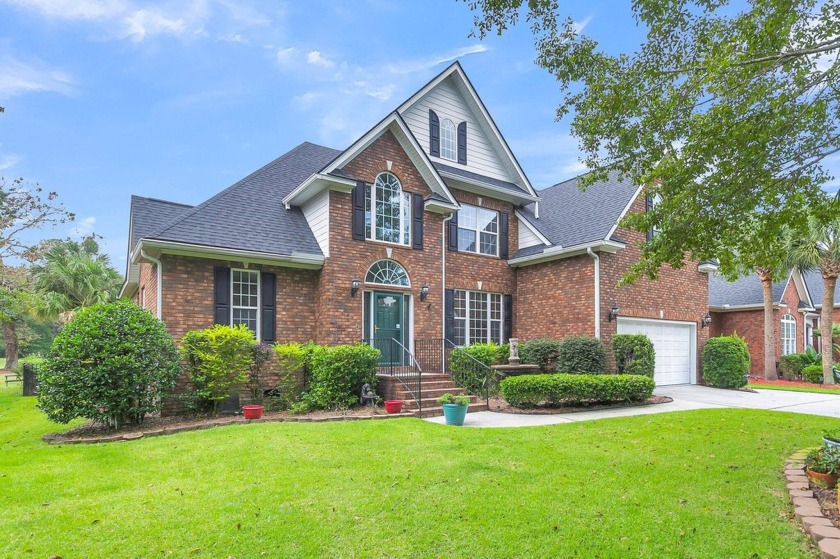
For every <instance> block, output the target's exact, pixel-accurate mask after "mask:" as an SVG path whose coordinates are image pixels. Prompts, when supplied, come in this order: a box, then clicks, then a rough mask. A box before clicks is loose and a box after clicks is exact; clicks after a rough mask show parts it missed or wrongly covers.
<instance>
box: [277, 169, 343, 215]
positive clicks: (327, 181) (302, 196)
mask: <svg viewBox="0 0 840 559" xmlns="http://www.w3.org/2000/svg"><path fill="white" fill-rule="evenodd" d="M355 186H356V182H355V181H353V180H350V179H345V178H341V177H336V176H334V175H327V174H325V173H313V174H312V175H310V176H309V178H308V179H306V180H305V181H303V182H302V183H300V185H299V186H298V187H297V188H295V189H294V190H292V191H291V192H290V193H289V195H288V196H286V197H285V198H283V205H284V206H285V207H286V209H287V210H288V209H290V208H291V207H292V206H293V205H294V206H302V205H303V204H305V203H306V202H308V201H309V200H311V199H312V198H314V197H315V196H317V195H318V194H320V193H321V192H323V191H324V190H327V189H330V190H337V191H339V192H350V191H351V190H353V188H354V187H355Z"/></svg>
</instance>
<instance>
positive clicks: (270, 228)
mask: <svg viewBox="0 0 840 559" xmlns="http://www.w3.org/2000/svg"><path fill="white" fill-rule="evenodd" d="M645 203H646V202H645V197H644V195H643V194H642V191H641V189H640V188H638V187H636V186H631V185H628V184H626V183H620V182H618V181H617V180H616V179H615V177H613V178H612V179H611V180H610V181H608V182H605V183H601V184H596V185H593V186H592V187H590V188H589V190H588V191H587V192H586V193H585V194H584V193H581V192H580V191H579V190H578V189H577V187H576V181H575V180H572V181H566V182H564V183H561V184H558V185H556V186H554V187H551V188H549V189H547V190H545V191H543V192H541V193H539V194H538V193H537V192H536V191H535V190H534V188H533V187H532V186H531V184H530V182H529V181H528V178H527V177H526V175H525V173H524V172H523V170H522V168H521V167H520V166H519V163H518V162H517V160H516V158H515V157H514V155H513V153H512V152H511V150H510V148H509V146H508V145H507V142H506V141H505V140H504V138H503V137H502V135H501V133H500V132H499V130H498V129H497V127H496V125H495V123H494V122H493V120H492V118H491V117H490V115H489V114H488V112H487V110H486V108H485V106H484V104H483V103H482V101H481V99H480V98H479V97H478V95H477V94H476V92H475V90H474V89H473V87H472V84H471V83H470V81H469V80H468V79H467V77H466V75H465V74H464V71H463V69H462V68H461V66H460V64H458V63H455V64H453V65H451V66H450V67H448V68H447V69H446V70H444V71H443V72H442V73H441V74H440V75H438V76H437V77H435V78H434V79H433V80H432V81H430V82H429V83H428V84H426V85H425V86H424V87H423V88H421V89H420V90H419V91H418V92H417V93H415V94H414V95H412V96H411V97H410V98H409V99H408V100H407V101H405V102H404V103H403V104H402V105H400V106H399V107H398V108H397V109H396V110H395V111H394V112H392V113H390V114H389V115H387V116H386V117H385V118H384V119H383V120H382V121H381V122H379V123H378V124H377V125H376V126H374V127H373V128H372V129H371V130H370V131H368V132H367V133H366V134H365V135H363V136H362V137H361V138H359V139H358V140H357V141H356V142H354V143H353V144H352V145H351V146H349V147H348V148H347V149H345V150H342V151H339V150H334V149H330V148H326V147H323V146H318V145H315V144H311V143H303V144H301V145H299V146H297V147H296V148H294V149H292V150H291V151H289V152H288V153H286V154H284V155H282V156H281V157H279V158H278V159H276V160H274V161H272V162H271V163H269V164H268V165H266V166H265V167H263V168H261V169H259V170H257V171H255V172H254V173H252V174H251V175H249V176H247V177H245V178H244V179H242V180H241V181H239V182H237V183H235V184H234V185H232V186H230V187H229V188H228V189H226V190H224V191H222V192H220V193H219V194H217V195H216V196H214V197H212V198H210V199H209V200H207V201H205V202H203V203H201V204H199V205H197V206H195V207H190V206H184V205H181V204H174V203H171V202H164V201H160V200H153V199H149V198H141V197H136V196H135V197H132V202H131V218H130V221H131V223H130V232H129V247H128V269H127V274H126V278H127V279H126V283H125V285H124V286H123V289H122V296H123V297H130V298H133V299H135V300H136V301H137V302H138V303H139V304H141V305H143V306H144V307H146V308H148V309H150V310H151V311H153V312H155V313H157V315H158V316H159V317H161V318H162V319H163V320H164V322H165V323H166V325H167V327H168V328H169V330H170V331H171V332H172V333H173V335H174V336H175V337H176V338H180V337H181V336H183V334H184V333H185V332H187V331H189V330H193V329H199V328H206V327H208V326H210V325H212V324H214V323H222V324H239V323H243V324H247V325H248V326H249V327H251V328H252V329H253V330H254V331H255V333H256V335H257V337H258V338H259V339H260V340H262V341H265V342H274V341H306V340H314V341H316V342H318V343H327V344H337V343H347V342H354V341H358V340H367V339H372V338H385V339H396V340H397V341H399V342H400V343H401V344H403V345H404V346H405V347H406V348H407V349H408V350H409V351H419V350H420V348H426V347H429V345H430V343H429V341H430V340H441V339H447V340H450V341H451V342H452V343H453V344H456V345H464V344H471V343H476V342H488V341H496V342H505V341H506V340H508V339H509V338H511V337H519V338H522V339H529V338H535V337H549V336H551V337H561V336H566V335H569V334H585V335H596V336H600V337H602V338H603V339H604V340H605V341H606V342H609V341H610V339H611V337H612V334H613V333H615V332H616V331H619V332H645V333H647V334H649V335H650V336H651V338H652V339H653V340H654V344H655V345H656V350H657V365H656V366H657V373H656V374H657V376H656V379H657V381H658V382H660V383H677V382H697V370H698V364H699V358H698V355H699V351H700V349H701V348H702V345H703V342H704V340H705V339H706V338H707V331H706V330H705V329H703V328H702V327H701V318H702V317H703V315H704V314H705V313H706V312H707V298H708V281H707V278H706V276H705V275H704V274H703V273H701V271H700V270H698V266H697V265H696V264H691V265H689V266H686V268H684V269H682V270H670V269H665V270H663V271H662V276H661V278H660V280H659V281H657V282H649V281H646V280H643V281H640V282H638V283H637V284H635V285H633V286H630V287H625V288H621V289H617V288H616V287H615V285H616V283H617V281H618V279H619V277H620V276H621V274H622V273H623V272H624V271H625V270H626V269H627V266H628V265H629V264H630V263H632V262H633V261H635V259H636V258H637V257H638V254H639V252H638V250H639V249H638V247H637V245H638V244H639V243H641V242H643V241H644V235H643V234H639V233H635V232H632V231H629V230H626V229H622V228H618V227H617V225H616V224H617V222H618V220H619V219H620V218H621V217H622V216H623V215H624V214H625V213H626V212H627V211H630V210H633V211H644V209H645ZM701 268H702V267H701ZM712 269H713V268H709V267H708V266H706V267H705V268H704V269H703V271H705V272H708V271H711V270H712ZM613 304H615V305H617V306H618V308H619V316H618V318H617V321H616V320H610V319H609V317H608V315H609V312H610V309H611V307H612V306H613ZM432 345H434V344H432ZM394 359H398V358H397V357H394V356H389V355H383V360H384V361H386V362H387V361H389V360H394Z"/></svg>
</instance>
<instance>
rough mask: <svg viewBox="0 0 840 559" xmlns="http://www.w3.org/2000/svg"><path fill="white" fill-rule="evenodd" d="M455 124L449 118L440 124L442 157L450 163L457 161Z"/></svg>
mask: <svg viewBox="0 0 840 559" xmlns="http://www.w3.org/2000/svg"><path fill="white" fill-rule="evenodd" d="M455 145H456V143H455V124H453V122H452V121H451V120H449V119H448V118H445V119H443V121H442V122H441V123H440V156H441V157H442V158H443V159H449V160H450V161H455V160H456V155H455V154H456V151H455V150H456V147H455Z"/></svg>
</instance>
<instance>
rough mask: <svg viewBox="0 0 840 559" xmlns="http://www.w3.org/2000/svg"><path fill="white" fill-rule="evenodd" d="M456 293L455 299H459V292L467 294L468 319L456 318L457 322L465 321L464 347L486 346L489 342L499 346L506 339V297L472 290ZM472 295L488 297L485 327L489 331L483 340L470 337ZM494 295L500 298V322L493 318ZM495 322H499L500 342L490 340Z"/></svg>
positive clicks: (456, 290) (461, 290) (490, 292)
mask: <svg viewBox="0 0 840 559" xmlns="http://www.w3.org/2000/svg"><path fill="white" fill-rule="evenodd" d="M454 291H455V293H454V295H455V297H457V294H458V292H462V293H465V294H466V317H457V316H456V317H454V320H456V321H459V320H463V321H465V326H464V346H468V345H472V344H473V343H481V344H486V343H488V342H495V343H497V344H501V343H502V340H503V339H504V337H505V333H504V328H505V304H504V295H503V294H501V293H496V292H494V291H475V290H471V289H455V290H454ZM471 293H481V294H484V295H487V304H486V307H485V308H486V310H487V319H486V322H487V324H486V325H485V328H486V330H487V337H486V338H485V339H483V340H477V341H473V340H472V338H471V336H470V321H471V316H472V313H471V310H472V306H471V301H472V298H471V297H470V294H471ZM493 295H497V296H498V297H499V319H498V320H493V319H492V318H491V317H492V316H493V313H492V312H491V310H490V308H491V304H492V303H491V297H492V296H493ZM454 312H455V310H454V309H453V313H454ZM493 322H498V323H499V339H498V340H491V339H490V337H491V332H492V331H493V329H492V327H491V325H492V323H493ZM453 341H454V340H453Z"/></svg>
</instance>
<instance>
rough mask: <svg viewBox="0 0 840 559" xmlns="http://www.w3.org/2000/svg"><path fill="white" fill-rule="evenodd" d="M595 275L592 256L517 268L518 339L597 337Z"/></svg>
mask: <svg viewBox="0 0 840 559" xmlns="http://www.w3.org/2000/svg"><path fill="white" fill-rule="evenodd" d="M594 274H595V272H594V265H593V262H592V258H590V257H589V255H584V256H575V257H573V258H567V259H563V260H553V261H551V262H545V263H543V264H535V265H533V266H524V267H522V268H518V269H517V287H518V289H517V302H518V305H517V306H516V307H515V308H514V314H515V316H516V324H517V327H516V328H515V329H514V334H515V337H518V338H520V339H521V340H523V341H525V340H531V339H534V338H557V339H560V338H565V337H567V336H593V335H595V323H594V318H593V316H594V312H595V310H594V308H595V299H594V292H595V280H594Z"/></svg>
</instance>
